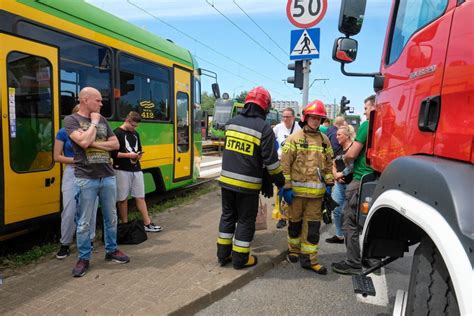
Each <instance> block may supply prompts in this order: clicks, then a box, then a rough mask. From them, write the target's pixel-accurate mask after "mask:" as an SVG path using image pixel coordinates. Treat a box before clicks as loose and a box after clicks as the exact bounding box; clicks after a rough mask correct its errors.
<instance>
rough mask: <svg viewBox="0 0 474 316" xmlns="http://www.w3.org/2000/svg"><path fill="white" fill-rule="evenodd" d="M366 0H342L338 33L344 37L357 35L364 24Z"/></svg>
mask: <svg viewBox="0 0 474 316" xmlns="http://www.w3.org/2000/svg"><path fill="white" fill-rule="evenodd" d="M365 4H366V0H342V3H341V12H340V14H339V32H341V33H342V34H344V35H346V36H352V35H357V34H359V32H360V29H361V28H362V23H363V22H364V12H365Z"/></svg>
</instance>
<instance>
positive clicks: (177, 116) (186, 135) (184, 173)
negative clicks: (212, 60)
mask: <svg viewBox="0 0 474 316" xmlns="http://www.w3.org/2000/svg"><path fill="white" fill-rule="evenodd" d="M174 91H175V96H174V97H175V102H176V104H175V111H174V139H175V142H174V180H175V181H179V180H184V179H188V178H190V177H191V175H192V168H191V166H192V164H191V163H192V160H191V157H192V150H193V142H192V129H191V128H192V126H191V122H192V116H191V72H190V71H188V70H185V69H183V68H178V67H175V68H174Z"/></svg>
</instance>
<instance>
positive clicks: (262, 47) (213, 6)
mask: <svg viewBox="0 0 474 316" xmlns="http://www.w3.org/2000/svg"><path fill="white" fill-rule="evenodd" d="M206 3H207V4H208V5H210V6H211V7H212V8H213V9H214V10H216V11H217V12H218V13H219V14H220V15H222V16H223V17H224V18H225V19H226V20H227V21H229V22H230V23H231V24H232V25H233V26H235V27H236V28H237V29H238V30H239V31H240V32H242V33H243V34H245V36H247V37H248V38H249V39H250V40H251V41H252V42H254V43H255V44H257V45H258V46H259V47H260V48H261V49H263V50H264V51H266V52H267V53H268V54H269V55H270V56H272V57H273V58H274V59H275V60H276V61H278V62H279V63H280V64H282V65H283V66H285V67H286V66H287V65H286V64H285V63H284V62H282V61H281V60H280V59H278V58H277V57H276V56H275V55H273V54H272V52H271V51H269V50H268V49H267V48H265V46H263V45H262V44H260V43H259V42H258V41H256V40H255V39H254V38H253V37H252V36H250V34H248V33H247V32H245V30H244V29H242V28H241V27H240V26H238V25H237V24H236V23H235V22H234V21H232V20H231V19H230V18H228V17H227V16H226V15H225V14H224V13H222V12H221V11H220V10H219V9H217V8H216V6H215V5H214V3H210V2H209V0H206Z"/></svg>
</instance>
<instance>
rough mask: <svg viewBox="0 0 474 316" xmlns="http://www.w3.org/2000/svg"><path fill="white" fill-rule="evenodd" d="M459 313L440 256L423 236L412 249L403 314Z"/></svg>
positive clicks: (447, 274)
mask: <svg viewBox="0 0 474 316" xmlns="http://www.w3.org/2000/svg"><path fill="white" fill-rule="evenodd" d="M438 313H440V314H443V315H459V307H458V302H457V300H456V294H455V293H454V288H453V284H452V282H451V277H450V276H449V273H448V270H447V268H446V265H445V264H444V261H443V258H442V257H441V254H440V253H439V251H438V249H437V248H436V246H435V245H434V244H433V242H432V241H431V239H429V238H428V237H425V238H423V239H422V240H421V242H420V245H419V246H418V248H417V249H416V250H415V254H414V256H413V265H412V269H411V275H410V285H409V288H408V301H407V309H406V315H428V314H430V315H435V314H438Z"/></svg>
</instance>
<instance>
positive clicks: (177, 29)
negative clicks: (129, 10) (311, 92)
mask: <svg viewBox="0 0 474 316" xmlns="http://www.w3.org/2000/svg"><path fill="white" fill-rule="evenodd" d="M126 1H127V3H129V4H130V5H132V6H133V7H135V8H137V9H138V10H140V11H142V12H144V13H146V14H148V15H149V16H151V17H152V18H154V19H155V20H158V21H160V22H161V23H163V24H165V25H166V26H168V27H169V28H171V29H173V30H175V31H176V32H178V33H179V34H181V35H183V36H185V37H187V38H188V39H190V40H192V41H194V42H195V43H198V44H200V45H202V46H204V47H205V48H207V49H209V50H211V51H212V52H214V53H216V54H217V55H219V56H222V57H224V58H225V59H227V60H229V61H231V62H233V63H235V64H236V65H238V66H240V67H242V68H244V69H246V70H247V71H250V72H252V73H254V74H256V75H259V76H260V77H262V78H265V79H267V80H269V81H271V82H274V83H276V84H278V85H279V84H280V82H278V81H276V80H274V79H273V78H271V77H269V76H267V75H264V74H262V73H260V72H258V71H255V70H254V69H252V68H250V67H248V66H246V65H244V64H242V63H240V62H238V61H236V60H235V59H233V58H231V57H229V56H227V55H225V54H223V53H221V52H219V51H218V50H216V49H215V48H213V47H211V46H210V45H208V44H206V43H204V42H202V41H200V40H198V39H196V38H194V37H192V36H191V35H189V34H187V33H186V32H183V31H182V30H180V29H179V28H177V27H175V26H174V25H172V24H170V23H168V22H166V21H165V20H163V19H161V18H160V17H158V16H156V15H154V14H153V13H151V12H149V11H147V10H146V9H144V8H142V7H140V6H139V5H137V4H135V3H134V2H133V1H131V0H126ZM194 56H195V57H197V58H200V59H201V60H203V61H205V60H204V59H203V58H202V57H199V56H197V55H196V54H195V55H194ZM206 62H208V61H206ZM208 63H209V64H212V65H213V66H216V67H218V68H220V69H223V70H225V71H226V72H228V73H232V72H230V71H229V70H228V69H226V68H223V67H220V66H217V65H215V64H214V63H211V62H208ZM232 74H233V75H234V76H237V77H239V78H241V79H244V80H246V81H248V82H252V81H251V80H248V79H246V78H244V77H242V76H240V75H237V74H234V73H232ZM285 86H286V85H285ZM286 88H287V89H289V88H288V87H287V86H286ZM290 92H292V91H291V90H290ZM277 94H280V95H282V94H281V93H277ZM285 97H287V96H285Z"/></svg>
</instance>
